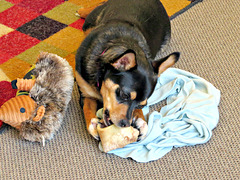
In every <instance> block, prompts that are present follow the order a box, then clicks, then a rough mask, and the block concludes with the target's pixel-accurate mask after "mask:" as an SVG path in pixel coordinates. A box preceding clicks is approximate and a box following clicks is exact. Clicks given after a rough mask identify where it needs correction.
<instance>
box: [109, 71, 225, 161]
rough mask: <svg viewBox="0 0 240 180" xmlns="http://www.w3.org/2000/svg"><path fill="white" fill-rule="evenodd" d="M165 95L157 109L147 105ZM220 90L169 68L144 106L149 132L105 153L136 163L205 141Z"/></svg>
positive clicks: (212, 124) (213, 124)
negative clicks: (158, 109) (163, 103)
mask: <svg viewBox="0 0 240 180" xmlns="http://www.w3.org/2000/svg"><path fill="white" fill-rule="evenodd" d="M166 98H167V105H166V106H164V107H162V108H161V110H160V112H157V111H155V112H153V113H151V114H149V106H150V105H153V104H155V103H158V102H159V101H162V100H164V99H166ZM219 101H220V91H219V90H218V89H216V88H215V87H214V86H213V85H212V84H210V83H209V82H207V81H206V80H204V79H202V78H200V77H198V76H196V75H194V74H192V73H189V72H186V71H183V70H180V69H175V68H169V69H168V70H166V71H165V72H164V73H163V74H162V75H161V76H160V78H158V82H157V85H156V87H155V90H154V92H153V94H152V96H151V97H150V98H149V99H148V104H147V106H145V107H144V108H143V112H144V115H145V117H146V119H147V120H148V128H149V129H148V134H147V136H146V138H145V139H144V140H142V141H140V142H136V143H132V144H129V145H127V146H125V147H124V148H120V149H116V150H112V151H110V152H108V153H112V154H115V155H117V156H120V157H123V158H128V157H130V158H132V159H134V160H135V161H137V162H149V161H153V160H157V159H159V158H161V157H162V156H164V155H165V154H166V153H168V152H169V151H171V150H172V148H173V147H182V146H190V145H196V144H203V143H206V142H207V141H208V140H209V139H210V138H211V136H212V130H213V129H214V128H215V127H216V125H217V123H218V120H219V112H218V104H219Z"/></svg>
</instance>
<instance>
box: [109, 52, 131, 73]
mask: <svg viewBox="0 0 240 180" xmlns="http://www.w3.org/2000/svg"><path fill="white" fill-rule="evenodd" d="M111 65H112V66H113V67H114V68H115V69H117V70H119V71H127V70H129V69H131V68H133V67H134V66H136V59H135V54H134V53H132V52H129V53H126V54H124V55H123V56H122V57H120V58H119V59H117V60H116V61H115V62H113V63H111Z"/></svg>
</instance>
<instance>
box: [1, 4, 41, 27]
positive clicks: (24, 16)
mask: <svg viewBox="0 0 240 180" xmlns="http://www.w3.org/2000/svg"><path fill="white" fill-rule="evenodd" d="M37 16H39V14H38V13H36V12H33V11H31V10H29V9H26V8H23V7H18V6H16V5H15V6H12V7H11V8H9V9H7V10H5V11H3V12H2V13H0V23H1V24H4V25H6V26H9V27H11V28H13V29H16V28H18V27H19V26H21V25H23V24H25V23H27V22H28V21H31V20H32V19H34V18H36V17H37Z"/></svg>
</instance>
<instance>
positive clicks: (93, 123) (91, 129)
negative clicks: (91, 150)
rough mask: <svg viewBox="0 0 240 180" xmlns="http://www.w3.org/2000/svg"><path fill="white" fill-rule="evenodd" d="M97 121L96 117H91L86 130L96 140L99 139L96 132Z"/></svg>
mask: <svg viewBox="0 0 240 180" xmlns="http://www.w3.org/2000/svg"><path fill="white" fill-rule="evenodd" d="M98 121H99V119H98V118H92V119H91V123H90V125H89V126H88V132H89V133H90V134H91V135H92V136H93V137H94V138H95V139H97V140H99V139H100V138H99V135H98V132H97V125H98Z"/></svg>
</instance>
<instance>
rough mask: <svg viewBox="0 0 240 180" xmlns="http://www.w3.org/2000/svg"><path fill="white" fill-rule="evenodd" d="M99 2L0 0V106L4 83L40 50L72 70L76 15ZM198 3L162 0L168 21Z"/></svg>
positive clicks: (78, 36) (78, 29)
mask: <svg viewBox="0 0 240 180" xmlns="http://www.w3.org/2000/svg"><path fill="white" fill-rule="evenodd" d="M100 1H103V0H68V1H64V0H0V81H4V82H2V83H0V93H1V97H0V106H1V105H2V104H3V103H4V102H5V101H7V100H8V99H10V98H11V97H12V94H11V93H9V94H11V95H9V96H5V94H4V93H6V92H9V91H11V88H10V87H9V84H10V83H7V82H10V81H12V80H14V79H16V78H22V77H23V76H24V75H25V74H26V73H27V71H28V70H29V69H30V67H31V65H32V64H34V63H35V61H36V58H37V56H38V55H39V53H40V52H41V51H46V52H51V53H55V54H58V55H59V56H61V57H63V58H65V59H67V61H68V62H69V63H70V65H71V66H72V67H73V68H74V66H75V62H74V60H75V53H76V51H77V48H78V47H79V45H80V43H81V41H82V40H83V38H84V35H83V31H82V25H83V23H84V19H80V18H79V17H77V16H76V15H75V12H76V11H77V10H78V9H79V8H81V7H90V6H91V5H94V4H96V3H98V2H100ZM199 1H201V0H192V1H189V0H175V1H168V0H161V2H162V3H163V5H164V6H165V8H166V10H167V12H168V14H169V16H170V18H171V19H173V18H174V17H176V16H177V15H178V14H181V13H182V12H184V11H185V10H187V9H188V8H190V7H191V6H193V5H194V4H196V3H197V2H199ZM5 81H7V82H5ZM3 92H4V93H3ZM0 127H1V122H0Z"/></svg>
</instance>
